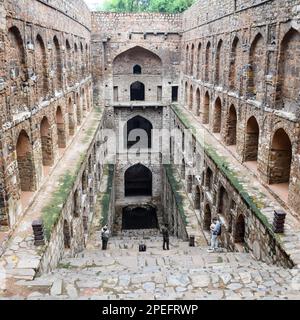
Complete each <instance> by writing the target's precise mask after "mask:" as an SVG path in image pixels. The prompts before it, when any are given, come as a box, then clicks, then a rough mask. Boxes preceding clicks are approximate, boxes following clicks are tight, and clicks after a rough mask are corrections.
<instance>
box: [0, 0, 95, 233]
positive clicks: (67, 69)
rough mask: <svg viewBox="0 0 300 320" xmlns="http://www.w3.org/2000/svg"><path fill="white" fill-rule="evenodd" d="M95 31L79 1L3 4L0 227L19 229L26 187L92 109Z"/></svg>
mask: <svg viewBox="0 0 300 320" xmlns="http://www.w3.org/2000/svg"><path fill="white" fill-rule="evenodd" d="M29 2H30V3H29ZM77 17H79V20H80V21H78V20H76V19H77ZM90 28H91V19H90V13H89V11H88V9H87V7H86V5H85V4H84V2H83V1H79V0H78V1H76V2H72V4H70V2H69V1H50V2H49V1H36V0H34V1H33V0H32V1H13V0H11V1H5V2H4V6H1V11H0V132H1V134H0V141H1V143H0V146H1V149H0V153H1V172H3V173H2V176H1V195H2V199H3V201H1V206H0V221H1V226H9V227H11V228H13V227H14V226H15V224H16V222H17V221H18V219H19V218H20V217H21V215H22V214H23V213H24V212H25V209H26V207H27V206H28V202H27V201H23V198H24V197H23V195H24V192H31V193H35V192H37V191H38V189H39V187H40V185H41V183H42V181H43V178H44V176H45V172H48V171H49V170H48V169H47V168H46V167H48V166H50V167H51V168H53V167H54V166H55V164H56V163H57V161H58V159H59V157H60V154H61V152H62V151H63V149H65V148H66V147H67V145H68V144H69V142H70V141H71V139H72V136H73V135H74V131H75V130H77V128H78V127H79V126H80V125H81V123H82V117H84V116H86V115H87V113H88V112H89V111H90V110H91V106H92V83H91V66H90ZM58 140H59V141H60V142H58ZM25 146H27V147H28V148H27V150H26V152H24V148H25ZM28 176H30V177H31V181H27V180H28V178H26V177H28ZM25 198H26V199H27V198H28V195H26V197H25Z"/></svg>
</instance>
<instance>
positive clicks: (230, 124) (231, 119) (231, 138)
mask: <svg viewBox="0 0 300 320" xmlns="http://www.w3.org/2000/svg"><path fill="white" fill-rule="evenodd" d="M236 134H237V114H236V109H235V107H234V105H231V106H230V109H229V114H228V120H227V139H226V140H227V145H228V146H234V145H236V140H237V139H236Z"/></svg>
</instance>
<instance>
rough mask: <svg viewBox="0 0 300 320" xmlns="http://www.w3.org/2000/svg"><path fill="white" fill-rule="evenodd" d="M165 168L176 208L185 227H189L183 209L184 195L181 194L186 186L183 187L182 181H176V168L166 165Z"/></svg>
mask: <svg viewBox="0 0 300 320" xmlns="http://www.w3.org/2000/svg"><path fill="white" fill-rule="evenodd" d="M164 168H165V170H166V176H167V179H168V181H169V184H170V186H171V189H172V192H173V195H174V198H175V202H176V206H177V208H178V211H179V213H180V216H181V218H182V220H183V223H184V225H187V218H186V215H185V210H184V207H183V199H182V195H181V194H180V193H179V192H180V190H184V186H183V185H182V183H181V181H178V180H177V179H176V177H175V172H174V168H173V167H172V165H170V164H165V165H164Z"/></svg>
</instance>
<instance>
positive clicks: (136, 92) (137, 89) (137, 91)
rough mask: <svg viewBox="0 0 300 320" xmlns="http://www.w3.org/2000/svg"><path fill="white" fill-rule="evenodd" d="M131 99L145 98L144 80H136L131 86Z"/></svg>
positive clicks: (141, 99)
mask: <svg viewBox="0 0 300 320" xmlns="http://www.w3.org/2000/svg"><path fill="white" fill-rule="evenodd" d="M130 100H131V101H144V100H145V85H144V84H143V83H142V82H139V81H136V82H134V83H133V84H132V85H131V86H130Z"/></svg>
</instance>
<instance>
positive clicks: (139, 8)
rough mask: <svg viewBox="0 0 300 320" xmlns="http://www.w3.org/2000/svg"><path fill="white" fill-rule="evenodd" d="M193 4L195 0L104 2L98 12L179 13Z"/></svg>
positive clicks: (125, 0)
mask: <svg viewBox="0 0 300 320" xmlns="http://www.w3.org/2000/svg"><path fill="white" fill-rule="evenodd" d="M194 2H195V0H172V1H170V0H106V1H105V3H104V5H103V6H99V7H98V10H105V11H112V12H162V13H179V12H183V11H184V10H186V9H187V8H189V7H190V6H191V5H192V4H193V3H194Z"/></svg>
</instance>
